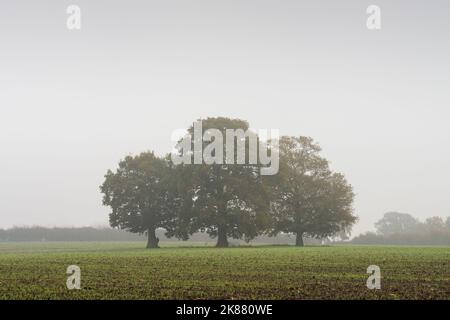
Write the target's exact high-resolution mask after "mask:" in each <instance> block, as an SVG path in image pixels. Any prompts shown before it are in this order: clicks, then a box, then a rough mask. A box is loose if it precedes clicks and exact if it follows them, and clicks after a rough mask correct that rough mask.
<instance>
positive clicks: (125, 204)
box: [100, 117, 357, 248]
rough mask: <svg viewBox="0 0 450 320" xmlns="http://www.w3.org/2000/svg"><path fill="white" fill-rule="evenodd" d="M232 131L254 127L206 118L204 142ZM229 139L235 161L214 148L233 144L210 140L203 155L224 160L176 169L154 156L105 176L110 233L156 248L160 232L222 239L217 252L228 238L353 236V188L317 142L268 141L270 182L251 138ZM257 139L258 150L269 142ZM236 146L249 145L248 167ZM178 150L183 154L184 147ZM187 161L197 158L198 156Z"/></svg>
mask: <svg viewBox="0 0 450 320" xmlns="http://www.w3.org/2000/svg"><path fill="white" fill-rule="evenodd" d="M227 129H233V130H236V132H241V133H242V132H249V124H248V123H247V122H246V121H244V120H240V119H229V118H222V117H219V118H207V119H204V120H202V137H203V136H204V134H205V132H207V131H209V130H215V131H216V132H217V131H219V132H221V133H222V135H223V136H226V135H227V132H226V131H227ZM252 136H256V134H253V135H252ZM187 137H188V138H189V140H188V141H192V144H194V143H195V142H198V137H196V136H195V131H194V126H191V127H190V128H188V129H187ZM256 137H257V136H256ZM196 139H197V140H196ZM200 139H201V138H200ZM227 139H228V138H227ZM232 139H233V140H232V144H231V145H232V148H233V150H232V151H234V152H233V153H232V154H233V157H234V159H233V160H234V162H230V161H228V159H226V158H225V155H224V154H220V153H218V148H217V147H222V148H223V149H226V148H230V143H229V142H230V141H225V140H224V141H216V140H214V141H212V142H211V141H208V139H204V140H201V141H200V143H201V144H202V146H203V150H209V152H210V158H214V159H217V158H219V160H221V161H216V162H214V163H212V164H211V163H206V162H205V161H203V162H202V163H200V164H194V165H192V164H186V163H184V164H177V165H176V164H174V162H173V161H172V158H171V156H170V155H167V156H165V157H158V156H156V155H155V154H154V153H153V152H144V153H141V154H139V155H137V156H127V157H125V158H124V159H123V160H122V161H120V162H119V165H118V168H117V169H115V170H108V172H107V173H106V175H105V181H104V183H103V184H102V185H101V187H100V189H101V192H102V194H103V204H104V205H106V206H108V207H109V208H110V209H111V212H110V214H109V222H110V225H111V227H113V228H118V229H123V230H127V231H129V232H132V233H138V234H143V233H145V234H146V235H147V247H148V248H156V247H158V243H159V237H158V235H157V234H156V230H158V229H159V228H163V229H165V230H166V233H165V235H166V236H167V237H169V238H177V239H183V240H186V239H189V237H191V236H192V235H193V234H196V233H198V232H204V233H207V234H208V235H209V236H211V237H213V238H216V239H217V246H218V247H227V246H228V245H229V238H233V239H243V240H245V241H250V240H252V239H254V238H256V237H258V236H276V235H279V234H290V235H294V236H295V238H296V240H295V243H296V245H298V246H302V245H303V244H304V241H303V240H304V238H305V237H308V238H317V239H322V238H327V237H333V236H335V235H337V234H342V233H348V232H349V231H350V228H351V226H352V225H353V224H354V223H355V221H356V220H357V218H356V217H355V216H354V214H353V207H352V205H353V198H354V194H353V191H352V187H351V185H350V184H348V183H347V181H346V179H345V178H344V176H343V175H342V174H340V173H335V172H333V171H332V170H331V169H330V167H329V163H328V161H327V160H326V159H325V158H323V157H322V156H321V155H320V152H321V148H320V147H319V145H318V144H316V143H315V142H314V140H313V139H311V138H309V137H287V136H284V137H281V138H280V139H279V140H278V141H277V142H278V143H277V144H276V145H277V147H276V149H274V148H273V147H272V146H273V145H271V144H269V143H267V144H266V145H265V147H267V150H268V152H276V153H277V154H279V172H278V174H276V175H267V176H264V175H261V174H260V169H261V167H262V166H263V164H262V163H261V162H257V163H256V164H249V161H248V157H249V154H250V153H249V147H250V143H251V140H250V136H248V135H236V136H233V137H232ZM257 139H258V145H259V146H261V145H263V144H264V142H262V141H260V140H259V138H257ZM227 142H228V143H227ZM239 145H240V146H244V147H245V157H246V161H245V163H244V164H238V163H239V162H238V156H239V150H237V146H239ZM271 148H272V149H271ZM176 149H177V150H178V151H177V152H178V154H180V155H182V152H183V150H182V148H181V147H180V144H178V145H177V146H176ZM223 149H222V150H223ZM194 150H195V149H194ZM184 156H186V155H184ZM187 156H188V157H191V160H192V159H194V157H195V152H193V153H191V154H188V155H187ZM193 162H194V161H191V162H190V163H193Z"/></svg>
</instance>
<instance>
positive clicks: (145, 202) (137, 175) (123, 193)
mask: <svg viewBox="0 0 450 320" xmlns="http://www.w3.org/2000/svg"><path fill="white" fill-rule="evenodd" d="M170 171H171V167H170V164H169V162H168V161H167V160H165V159H161V158H158V157H157V156H155V154H154V153H153V152H144V153H141V154H140V155H138V156H134V157H132V156H127V157H126V158H125V159H124V160H122V161H120V162H119V167H118V169H117V170H116V172H113V171H111V170H108V172H107V173H106V175H105V181H104V183H103V184H102V185H101V186H100V190H101V192H102V193H103V204H104V205H105V206H109V207H111V209H112V211H111V213H110V214H109V223H110V225H111V227H113V228H120V229H124V230H127V231H129V232H133V233H141V234H142V233H147V237H148V242H147V248H157V247H158V242H159V239H158V238H157V237H156V233H155V232H156V229H157V228H166V229H170V226H172V225H173V220H174V219H175V214H174V213H175V210H173V207H172V206H173V205H174V204H176V203H177V202H176V201H174V200H176V192H174V188H173V186H172V184H171V172H170Z"/></svg>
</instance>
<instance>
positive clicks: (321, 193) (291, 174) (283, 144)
mask: <svg viewBox="0 0 450 320" xmlns="http://www.w3.org/2000/svg"><path fill="white" fill-rule="evenodd" d="M320 151H321V148H320V147H319V145H317V144H316V143H315V142H314V141H313V139H312V138H309V137H282V138H281V139H280V143H279V154H280V171H279V174H278V175H276V176H270V177H267V178H266V179H267V183H268V184H269V185H270V186H271V188H272V192H271V197H272V199H271V212H272V218H273V229H272V230H271V234H272V235H276V234H278V233H279V232H286V233H293V234H295V235H296V245H297V246H303V236H309V237H315V238H325V237H330V236H333V235H336V234H337V233H339V232H342V231H348V230H349V229H350V227H351V225H352V224H353V223H354V222H356V219H357V218H356V217H355V216H354V215H353V208H352V204H353V198H354V194H353V191H352V187H351V185H349V184H348V183H347V181H346V180H345V178H344V176H343V175H342V174H339V173H333V172H332V171H331V170H330V168H329V165H328V161H327V160H326V159H324V158H323V157H321V156H320Z"/></svg>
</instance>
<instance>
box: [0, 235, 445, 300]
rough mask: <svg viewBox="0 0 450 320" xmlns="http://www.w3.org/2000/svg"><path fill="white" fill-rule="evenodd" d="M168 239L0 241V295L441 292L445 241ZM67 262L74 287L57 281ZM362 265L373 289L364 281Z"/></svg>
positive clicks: (408, 295) (413, 295) (402, 295)
mask: <svg viewBox="0 0 450 320" xmlns="http://www.w3.org/2000/svg"><path fill="white" fill-rule="evenodd" d="M162 245H163V246H164V244H162ZM175 245H178V244H175ZM175 245H174V244H171V245H168V244H166V245H165V246H164V247H163V248H161V249H156V250H147V249H144V248H143V246H144V244H143V243H140V242H139V243H138V242H121V243H117V242H110V243H107V242H103V243H92V242H90V243H83V242H78V243H75V242H72V243H0V299H449V298H450V248H449V247H383V246H378V247H376V246H329V247H327V246H324V247H304V248H296V247H289V246H254V247H237V248H229V249H217V248H213V247H207V246H204V245H203V246H200V245H199V246H192V243H191V244H190V245H191V247H179V246H175ZM69 265H77V266H79V267H80V268H81V290H68V289H67V288H66V280H67V277H68V275H67V274H66V269H67V267H68V266H69ZM369 265H378V266H379V267H380V268H381V276H382V279H381V290H369V289H368V288H367V287H366V280H367V278H368V276H369V274H367V273H366V270H367V267H368V266H369Z"/></svg>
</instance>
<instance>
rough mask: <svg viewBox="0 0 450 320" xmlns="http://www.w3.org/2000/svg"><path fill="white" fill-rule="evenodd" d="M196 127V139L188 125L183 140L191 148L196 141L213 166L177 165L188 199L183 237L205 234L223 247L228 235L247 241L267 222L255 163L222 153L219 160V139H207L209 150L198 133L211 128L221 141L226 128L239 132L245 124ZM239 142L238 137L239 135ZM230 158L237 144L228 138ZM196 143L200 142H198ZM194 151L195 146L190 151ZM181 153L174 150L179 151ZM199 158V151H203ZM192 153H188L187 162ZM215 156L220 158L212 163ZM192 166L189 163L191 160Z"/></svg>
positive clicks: (210, 121)
mask: <svg viewBox="0 0 450 320" xmlns="http://www.w3.org/2000/svg"><path fill="white" fill-rule="evenodd" d="M200 121H201V123H202V132H201V136H200V137H198V136H196V135H195V134H194V126H191V127H190V128H189V129H188V137H189V138H190V139H191V140H190V141H192V145H194V144H195V143H200V144H201V145H202V146H203V150H209V151H210V156H211V158H214V157H216V160H220V161H214V162H213V163H206V162H205V158H203V160H202V162H201V163H200V164H180V165H179V167H180V168H181V169H180V170H182V171H183V172H184V174H183V175H184V177H185V179H186V181H189V186H184V192H187V193H188V194H190V195H192V198H191V206H190V205H186V206H187V207H190V208H191V209H190V212H191V217H190V222H189V224H183V226H184V227H185V228H187V229H188V231H187V232H186V233H192V232H195V231H198V230H200V231H206V232H207V233H208V234H209V235H210V236H212V237H217V247H228V237H232V238H234V239H242V238H244V239H245V240H247V241H249V240H251V239H253V238H254V237H256V236H257V235H259V234H261V233H262V231H264V230H265V228H266V227H267V225H268V223H269V221H270V218H269V212H268V210H267V208H268V201H267V199H266V197H265V189H264V186H263V184H262V180H261V177H260V172H259V170H260V166H259V165H258V164H252V165H250V164H248V162H246V164H237V162H236V161H235V162H233V163H231V164H230V163H228V162H227V161H226V159H225V153H224V154H223V155H222V156H220V152H219V150H218V148H223V149H222V150H226V149H227V145H226V141H225V139H224V140H223V141H219V140H215V139H217V138H214V139H211V140H212V141H211V143H216V144H215V146H216V148H213V149H211V148H210V147H211V143H208V142H207V141H205V140H204V139H203V137H204V134H205V133H206V132H207V131H208V130H209V129H213V130H215V131H216V132H220V133H221V135H222V137H226V136H227V134H226V130H227V129H231V130H237V129H241V130H243V132H247V130H248V128H249V126H248V123H247V122H246V121H243V120H240V119H229V118H222V117H218V118H207V119H205V120H200ZM241 138H242V137H241ZM233 139H234V142H236V143H233V148H234V160H236V159H237V158H236V157H237V155H238V152H237V149H236V148H237V146H238V143H237V140H238V139H239V137H233ZM243 139H244V140H245V141H244V145H245V150H246V154H248V150H249V137H248V136H247V137H244V138H243ZM199 140H200V141H199ZM208 146H209V147H208ZM194 148H195V147H194ZM181 151H182V150H180V153H181ZM204 154H205V153H204ZM193 157H194V154H192V159H191V160H193ZM217 157H220V159H218V158H217ZM192 162H193V161H192Z"/></svg>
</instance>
